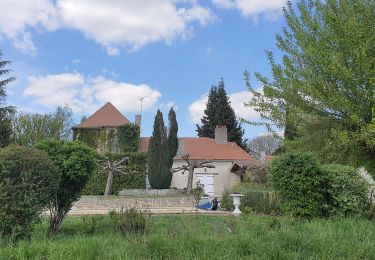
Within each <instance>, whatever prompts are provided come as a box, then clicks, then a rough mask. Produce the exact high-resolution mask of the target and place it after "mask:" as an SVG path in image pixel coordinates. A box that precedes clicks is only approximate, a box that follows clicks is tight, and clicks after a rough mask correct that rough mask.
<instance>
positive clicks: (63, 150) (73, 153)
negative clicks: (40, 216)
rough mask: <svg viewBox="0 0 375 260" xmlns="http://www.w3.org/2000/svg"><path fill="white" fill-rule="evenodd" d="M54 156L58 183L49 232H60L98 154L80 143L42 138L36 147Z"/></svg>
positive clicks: (51, 207) (52, 157)
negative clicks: (43, 139) (44, 139)
mask: <svg viewBox="0 0 375 260" xmlns="http://www.w3.org/2000/svg"><path fill="white" fill-rule="evenodd" d="M35 147H36V148H37V149H39V150H41V151H44V152H46V153H47V154H48V156H49V157H50V158H51V159H52V161H53V163H54V164H55V166H56V167H57V169H58V173H59V182H58V185H57V190H56V193H55V198H54V201H53V202H52V203H51V206H50V228H49V230H50V232H51V233H57V232H58V231H59V228H60V225H61V223H62V222H63V220H64V218H65V216H66V214H67V213H68V212H69V210H70V208H71V207H72V206H73V203H74V202H75V201H76V200H77V199H78V198H79V197H80V196H81V192H82V190H83V188H84V186H85V185H86V183H87V181H88V180H89V179H90V177H91V175H92V173H93V172H94V170H95V168H96V153H95V151H93V150H92V149H91V148H89V147H87V146H86V145H83V144H82V143H80V142H61V141H43V142H40V143H38V144H37V145H36V146H35Z"/></svg>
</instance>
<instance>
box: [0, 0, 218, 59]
mask: <svg viewBox="0 0 375 260" xmlns="http://www.w3.org/2000/svg"><path fill="white" fill-rule="evenodd" d="M0 6H1V11H2V12H1V13H2V15H1V16H0V38H4V37H5V38H9V39H11V40H12V41H13V42H15V43H17V44H15V46H16V47H18V48H21V50H23V51H24V50H25V49H26V48H27V47H30V48H31V49H30V50H33V51H34V52H35V50H36V49H35V46H34V44H33V43H32V41H31V36H30V31H29V30H30V29H37V30H38V31H40V32H41V31H46V30H47V31H50V30H57V29H58V28H68V29H74V30H78V31H80V32H82V33H83V34H84V35H85V36H86V37H87V38H90V39H93V40H94V41H96V42H97V43H99V44H101V45H102V46H103V47H104V48H105V50H106V51H107V53H108V54H109V55H117V54H118V53H119V48H121V47H126V48H128V49H130V50H137V49H139V48H141V47H143V46H145V45H147V44H150V43H154V42H165V43H168V44H170V43H171V42H173V41H175V40H178V39H184V38H186V37H187V36H189V35H190V34H191V32H192V31H193V27H194V26H195V24H196V23H198V24H200V25H202V26H205V25H207V24H209V23H211V22H213V21H214V20H215V15H214V14H213V13H212V12H211V10H210V9H209V8H207V7H204V6H202V5H200V4H199V3H198V1H195V0H152V1H149V0H137V1H134V0H122V1H119V0H107V1H103V0H79V1H76V0H54V1H52V0H0Z"/></svg>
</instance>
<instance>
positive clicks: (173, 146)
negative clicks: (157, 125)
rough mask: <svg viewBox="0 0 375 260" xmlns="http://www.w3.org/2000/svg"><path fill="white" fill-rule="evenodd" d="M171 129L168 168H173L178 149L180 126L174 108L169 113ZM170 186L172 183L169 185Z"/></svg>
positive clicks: (169, 130)
mask: <svg viewBox="0 0 375 260" xmlns="http://www.w3.org/2000/svg"><path fill="white" fill-rule="evenodd" d="M168 121H169V129H168V168H172V165H173V158H174V157H175V156H176V153H177V149H178V137H177V132H178V124H177V119H176V112H174V110H173V108H171V109H170V110H169V113H168ZM171 181H172V175H171ZM169 185H170V183H169Z"/></svg>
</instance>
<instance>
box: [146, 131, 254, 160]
mask: <svg viewBox="0 0 375 260" xmlns="http://www.w3.org/2000/svg"><path fill="white" fill-rule="evenodd" d="M149 141H150V138H149V137H142V138H141V140H140V144H139V151H142V152H146V151H147V150H148V145H149ZM186 154H189V158H190V159H192V160H222V161H225V160H229V161H245V162H246V161H252V160H253V158H252V157H251V155H249V154H248V153H246V151H244V150H243V149H242V148H241V147H239V146H238V145H237V144H236V143H233V142H228V143H226V144H218V143H216V142H215V139H212V138H206V137H196V138H195V137H185V138H180V139H179V148H178V151H177V155H176V157H175V159H177V160H179V159H182V156H184V155H186Z"/></svg>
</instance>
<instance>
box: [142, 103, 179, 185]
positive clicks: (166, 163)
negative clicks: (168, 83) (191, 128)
mask: <svg viewBox="0 0 375 260" xmlns="http://www.w3.org/2000/svg"><path fill="white" fill-rule="evenodd" d="M168 119H169V130H168V134H167V130H166V128H165V126H164V120H163V113H162V112H160V110H158V112H157V113H156V116H155V121H154V130H153V132H152V137H151V140H150V149H149V151H150V154H149V163H148V178H149V181H150V185H151V187H152V188H154V189H168V188H169V187H170V185H171V181H172V174H171V173H170V169H171V168H172V165H173V158H174V157H175V156H176V153H177V149H178V138H177V131H178V124H177V120H176V113H175V112H174V110H173V108H171V109H170V111H169V114H168Z"/></svg>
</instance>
